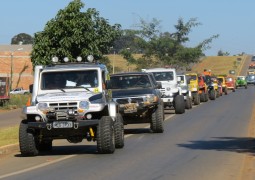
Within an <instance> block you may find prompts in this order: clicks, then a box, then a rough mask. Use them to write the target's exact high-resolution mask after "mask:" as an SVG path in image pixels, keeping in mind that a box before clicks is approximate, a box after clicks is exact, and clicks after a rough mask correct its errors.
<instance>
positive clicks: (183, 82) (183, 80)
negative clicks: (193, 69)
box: [177, 74, 192, 109]
mask: <svg viewBox="0 0 255 180" xmlns="http://www.w3.org/2000/svg"><path fill="white" fill-rule="evenodd" d="M177 77H180V81H178V84H179V86H180V87H181V89H182V90H181V91H182V94H183V96H184V99H185V108H186V109H191V108H192V93H191V91H190V90H189V86H188V82H187V77H186V75H184V74H179V75H177Z"/></svg>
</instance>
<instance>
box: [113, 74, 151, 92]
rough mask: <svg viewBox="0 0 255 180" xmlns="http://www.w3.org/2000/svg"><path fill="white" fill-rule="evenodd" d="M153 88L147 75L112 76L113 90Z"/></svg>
mask: <svg viewBox="0 0 255 180" xmlns="http://www.w3.org/2000/svg"><path fill="white" fill-rule="evenodd" d="M148 87H152V86H151V83H150V80H149V78H148V76H147V75H128V76H127V75H125V76H112V77H111V89H127V88H148Z"/></svg>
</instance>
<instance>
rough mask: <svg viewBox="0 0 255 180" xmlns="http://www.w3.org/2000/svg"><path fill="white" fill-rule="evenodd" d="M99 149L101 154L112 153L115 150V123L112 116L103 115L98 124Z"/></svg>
mask: <svg viewBox="0 0 255 180" xmlns="http://www.w3.org/2000/svg"><path fill="white" fill-rule="evenodd" d="M97 150H98V152H99V153H101V154H112V153H114V151H115V136H114V124H113V121H112V118H111V117H109V116H103V117H102V118H101V119H100V120H99V124H98V126H97Z"/></svg>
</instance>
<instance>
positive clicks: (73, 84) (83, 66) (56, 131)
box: [19, 56, 124, 156]
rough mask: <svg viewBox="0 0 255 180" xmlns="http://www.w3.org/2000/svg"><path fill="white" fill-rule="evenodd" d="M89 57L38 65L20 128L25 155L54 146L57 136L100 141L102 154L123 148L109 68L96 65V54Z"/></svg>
mask: <svg viewBox="0 0 255 180" xmlns="http://www.w3.org/2000/svg"><path fill="white" fill-rule="evenodd" d="M56 59H57V58H55V57H54V58H53V62H56V61H57V60H56ZM78 60H81V58H78ZM88 60H90V62H85V63H84V62H81V61H80V62H79V63H65V64H63V63H59V64H58V63H56V64H52V65H46V66H43V65H37V66H35V71H34V84H33V85H32V86H31V88H30V89H31V92H32V98H31V102H30V104H29V103H28V105H27V106H26V107H24V109H23V120H22V121H21V123H20V127H19V145H20V152H21V154H22V155H24V156H35V155H38V153H39V152H41V151H45V150H47V151H48V150H51V149H52V141H53V140H55V139H67V141H68V142H70V143H79V142H81V141H82V140H83V139H86V140H88V141H97V151H98V152H99V153H113V152H114V151H115V148H123V147H124V125H123V119H122V116H121V115H120V114H119V112H118V107H117V104H116V103H115V102H113V101H112V99H111V96H110V93H109V92H108V90H107V89H106V88H105V83H106V80H107V77H109V75H108V71H107V68H106V66H105V65H103V64H97V63H92V61H93V56H89V58H88Z"/></svg>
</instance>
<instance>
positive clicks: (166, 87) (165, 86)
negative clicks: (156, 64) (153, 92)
mask: <svg viewBox="0 0 255 180" xmlns="http://www.w3.org/2000/svg"><path fill="white" fill-rule="evenodd" d="M142 71H144V72H151V73H153V75H154V77H155V79H156V81H158V82H161V85H162V88H161V89H160V91H161V93H162V97H161V98H162V100H163V102H164V108H167V107H170V108H172V107H173V108H174V109H175V113H176V114H182V113H184V112H185V100H184V96H183V94H182V90H181V87H179V85H178V80H179V81H180V79H177V74H176V70H175V69H174V68H152V69H143V70H142Z"/></svg>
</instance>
